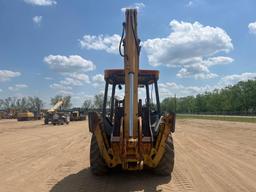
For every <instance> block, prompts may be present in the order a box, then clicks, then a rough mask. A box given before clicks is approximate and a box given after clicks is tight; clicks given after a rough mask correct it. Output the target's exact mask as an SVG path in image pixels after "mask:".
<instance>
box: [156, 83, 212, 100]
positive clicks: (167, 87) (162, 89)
mask: <svg viewBox="0 0 256 192" xmlns="http://www.w3.org/2000/svg"><path fill="white" fill-rule="evenodd" d="M213 89H214V88H213V87H211V86H209V85H206V86H202V87H199V86H184V85H181V84H176V83H174V82H167V83H160V84H159V94H160V97H161V98H162V99H163V98H165V97H170V96H172V97H173V96H174V95H176V96H177V97H185V96H191V95H194V96H195V95H197V94H199V93H204V92H205V91H211V90H213Z"/></svg>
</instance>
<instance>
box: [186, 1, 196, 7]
mask: <svg viewBox="0 0 256 192" xmlns="http://www.w3.org/2000/svg"><path fill="white" fill-rule="evenodd" d="M193 5H194V2H193V1H189V2H188V3H187V4H186V7H192V6H193Z"/></svg>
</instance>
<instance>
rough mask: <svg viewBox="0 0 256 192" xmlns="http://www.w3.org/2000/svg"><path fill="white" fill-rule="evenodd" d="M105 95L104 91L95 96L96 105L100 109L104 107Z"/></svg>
mask: <svg viewBox="0 0 256 192" xmlns="http://www.w3.org/2000/svg"><path fill="white" fill-rule="evenodd" d="M103 102H104V95H103V93H100V94H97V95H95V96H94V107H95V108H98V109H102V108H103Z"/></svg>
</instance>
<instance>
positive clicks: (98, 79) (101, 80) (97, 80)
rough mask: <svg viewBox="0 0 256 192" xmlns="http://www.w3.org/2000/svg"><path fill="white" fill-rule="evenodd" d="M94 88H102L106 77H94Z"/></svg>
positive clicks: (98, 75) (99, 75)
mask: <svg viewBox="0 0 256 192" xmlns="http://www.w3.org/2000/svg"><path fill="white" fill-rule="evenodd" d="M92 83H93V84H92V85H93V86H95V87H96V86H102V85H103V84H104V75H102V74H96V75H94V76H93V77H92Z"/></svg>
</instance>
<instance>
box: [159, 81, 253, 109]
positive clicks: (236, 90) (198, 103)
mask: <svg viewBox="0 0 256 192" xmlns="http://www.w3.org/2000/svg"><path fill="white" fill-rule="evenodd" d="M161 108H162V110H163V111H167V112H173V111H176V112H177V113H205V114H207V113H213V114H249V113H251V114H255V113H256V80H248V81H240V82H238V83H237V84H235V85H233V86H228V87H225V88H223V89H215V90H214V91H212V92H205V93H203V94H198V95H196V96H187V97H180V98H175V97H168V98H165V99H164V100H163V101H162V102H161Z"/></svg>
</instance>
